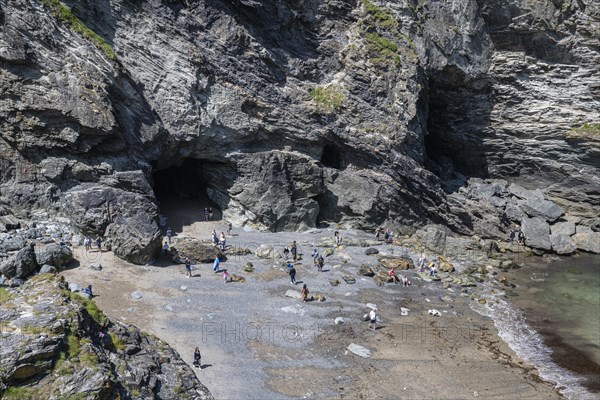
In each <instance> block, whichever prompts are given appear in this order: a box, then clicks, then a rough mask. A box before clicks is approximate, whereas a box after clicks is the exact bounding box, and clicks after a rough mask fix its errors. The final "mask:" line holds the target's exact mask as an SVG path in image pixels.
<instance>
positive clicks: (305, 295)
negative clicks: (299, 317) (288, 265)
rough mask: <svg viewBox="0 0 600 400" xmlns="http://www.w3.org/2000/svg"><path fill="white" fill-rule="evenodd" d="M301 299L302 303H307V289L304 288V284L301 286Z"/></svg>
mask: <svg viewBox="0 0 600 400" xmlns="http://www.w3.org/2000/svg"><path fill="white" fill-rule="evenodd" d="M300 296H301V299H302V301H303V302H304V303H306V302H307V301H308V288H307V287H306V283H305V284H304V285H303V286H302V290H301V291H300Z"/></svg>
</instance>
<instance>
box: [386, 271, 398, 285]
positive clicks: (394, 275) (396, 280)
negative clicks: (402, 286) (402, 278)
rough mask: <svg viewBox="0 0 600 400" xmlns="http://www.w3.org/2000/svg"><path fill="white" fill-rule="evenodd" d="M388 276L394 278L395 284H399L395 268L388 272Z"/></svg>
mask: <svg viewBox="0 0 600 400" xmlns="http://www.w3.org/2000/svg"><path fill="white" fill-rule="evenodd" d="M388 276H389V277H390V278H392V282H394V283H395V284H396V285H397V284H398V277H397V276H396V272H394V268H390V269H389V270H388Z"/></svg>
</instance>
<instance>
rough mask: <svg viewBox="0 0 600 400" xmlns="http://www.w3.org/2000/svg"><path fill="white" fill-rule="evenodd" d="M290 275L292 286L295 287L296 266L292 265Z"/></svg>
mask: <svg viewBox="0 0 600 400" xmlns="http://www.w3.org/2000/svg"><path fill="white" fill-rule="evenodd" d="M288 273H289V274H290V280H291V282H290V283H291V284H292V285H295V284H296V268H294V266H293V265H292V268H290V270H289V271H288Z"/></svg>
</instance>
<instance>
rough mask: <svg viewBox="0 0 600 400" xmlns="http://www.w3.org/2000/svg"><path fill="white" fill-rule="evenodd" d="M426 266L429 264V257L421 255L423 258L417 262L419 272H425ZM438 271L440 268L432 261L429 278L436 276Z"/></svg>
mask: <svg viewBox="0 0 600 400" xmlns="http://www.w3.org/2000/svg"><path fill="white" fill-rule="evenodd" d="M426 264H427V257H425V256H424V255H423V254H421V257H419V261H418V262H417V265H418V267H419V269H418V271H419V272H425V268H426ZM437 270H438V267H437V265H436V262H435V260H433V261H431V263H429V276H436V275H437Z"/></svg>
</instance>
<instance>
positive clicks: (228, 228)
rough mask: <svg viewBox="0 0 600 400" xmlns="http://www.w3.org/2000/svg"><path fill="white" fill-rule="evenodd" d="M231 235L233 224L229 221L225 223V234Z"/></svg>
mask: <svg viewBox="0 0 600 400" xmlns="http://www.w3.org/2000/svg"><path fill="white" fill-rule="evenodd" d="M232 235H233V225H231V222H230V223H229V224H228V225H227V236H232Z"/></svg>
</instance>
